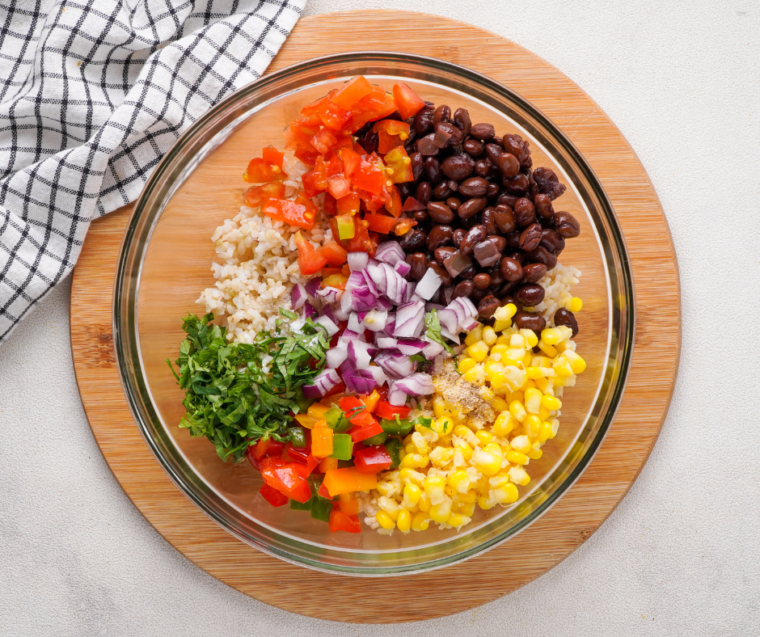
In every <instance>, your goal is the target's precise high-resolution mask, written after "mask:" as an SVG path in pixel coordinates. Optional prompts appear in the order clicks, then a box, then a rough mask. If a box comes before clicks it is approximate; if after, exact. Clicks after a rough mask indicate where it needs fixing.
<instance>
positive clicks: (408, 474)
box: [398, 468, 425, 487]
mask: <svg viewBox="0 0 760 637" xmlns="http://www.w3.org/2000/svg"><path fill="white" fill-rule="evenodd" d="M398 475H399V478H401V479H402V480H403V481H404V482H408V483H414V484H416V485H417V486H418V487H421V486H422V483H423V482H424V481H425V474H424V473H420V472H419V471H415V470H414V469H411V468H405V469H401V470H400V471H399V472H398Z"/></svg>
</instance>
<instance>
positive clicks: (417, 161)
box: [409, 152, 425, 181]
mask: <svg viewBox="0 0 760 637" xmlns="http://www.w3.org/2000/svg"><path fill="white" fill-rule="evenodd" d="M409 159H411V160H412V175H413V176H414V181H417V180H418V179H419V178H420V177H421V176H422V173H423V172H424V170H425V158H424V157H423V156H422V155H421V154H420V153H418V152H414V153H412V154H411V155H409Z"/></svg>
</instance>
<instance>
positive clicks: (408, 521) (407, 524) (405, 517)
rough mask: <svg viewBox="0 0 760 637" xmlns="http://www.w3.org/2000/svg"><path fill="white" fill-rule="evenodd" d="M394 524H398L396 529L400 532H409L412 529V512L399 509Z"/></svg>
mask: <svg viewBox="0 0 760 637" xmlns="http://www.w3.org/2000/svg"><path fill="white" fill-rule="evenodd" d="M396 526H398V530H399V531H401V532H402V533H409V531H411V530H412V514H411V513H409V511H406V510H403V511H399V514H398V520H396Z"/></svg>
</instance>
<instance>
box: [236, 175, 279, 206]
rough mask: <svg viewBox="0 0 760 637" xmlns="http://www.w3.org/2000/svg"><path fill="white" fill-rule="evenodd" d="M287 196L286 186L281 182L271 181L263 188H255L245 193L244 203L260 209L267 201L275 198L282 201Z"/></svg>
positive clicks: (263, 185) (262, 186)
mask: <svg viewBox="0 0 760 637" xmlns="http://www.w3.org/2000/svg"><path fill="white" fill-rule="evenodd" d="M284 195H285V184H283V183H282V182H281V181H271V182H269V183H268V184H262V185H261V186H253V187H252V188H249V189H248V190H246V191H245V192H244V193H243V201H244V202H245V205H246V206H250V207H251V208H258V207H259V206H260V205H261V204H262V203H263V202H265V201H266V200H267V199H270V198H272V197H274V198H275V199H282V197H283V196H284Z"/></svg>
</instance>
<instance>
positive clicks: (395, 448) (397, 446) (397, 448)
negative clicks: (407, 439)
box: [385, 438, 401, 469]
mask: <svg viewBox="0 0 760 637" xmlns="http://www.w3.org/2000/svg"><path fill="white" fill-rule="evenodd" d="M385 450H386V451H387V452H388V455H389V456H390V457H391V460H392V461H393V464H392V465H391V469H396V468H398V466H399V464H401V441H400V440H399V439H398V438H391V439H390V440H388V441H387V442H386V443H385Z"/></svg>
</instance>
